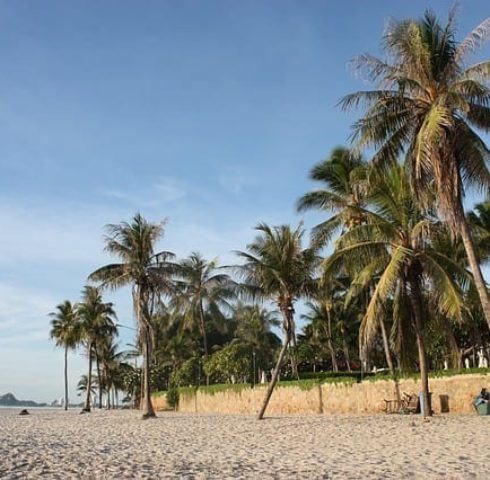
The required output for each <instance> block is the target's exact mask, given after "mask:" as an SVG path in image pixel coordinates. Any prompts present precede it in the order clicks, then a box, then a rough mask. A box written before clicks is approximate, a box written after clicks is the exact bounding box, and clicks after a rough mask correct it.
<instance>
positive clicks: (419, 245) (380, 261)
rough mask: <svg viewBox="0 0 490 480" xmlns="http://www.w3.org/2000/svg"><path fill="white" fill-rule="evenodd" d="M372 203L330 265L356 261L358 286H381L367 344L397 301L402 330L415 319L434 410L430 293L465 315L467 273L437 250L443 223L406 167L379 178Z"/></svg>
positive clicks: (370, 311) (370, 312)
mask: <svg viewBox="0 0 490 480" xmlns="http://www.w3.org/2000/svg"><path fill="white" fill-rule="evenodd" d="M371 202H372V206H373V208H372V211H366V215H367V221H366V223H364V224H362V225H360V226H358V227H356V228H354V229H352V230H350V231H349V232H346V233H345V234H344V235H343V236H342V237H340V239H339V240H338V242H337V248H336V251H335V252H334V253H333V254H332V255H331V256H330V257H329V258H328V259H327V260H326V261H325V265H324V266H325V269H326V271H327V272H328V273H331V272H329V271H331V270H335V268H343V264H345V263H348V264H350V265H351V268H352V269H356V270H357V272H358V273H357V275H356V277H355V278H354V279H353V282H352V287H351V288H352V289H353V290H358V289H359V288H361V289H362V288H364V287H366V286H367V285H371V284H372V285H374V286H375V287H374V292H373V294H372V296H371V299H370V302H369V305H368V307H367V310H366V313H365V315H364V318H363V321H362V325H361V335H362V338H363V339H364V341H365V342H366V343H369V342H370V341H371V340H372V338H373V336H374V334H375V332H376V330H377V328H378V325H379V323H378V317H379V316H380V315H383V314H384V312H383V310H384V309H385V307H386V305H387V304H388V303H389V302H391V301H393V319H394V323H395V325H396V326H397V327H398V328H399V330H400V331H401V330H402V329H403V328H404V327H403V326H402V325H401V324H403V323H406V321H407V320H409V321H411V327H412V331H413V332H414V334H415V337H416V340H417V347H418V353H419V366H420V374H421V383H422V393H423V402H424V406H425V408H424V412H425V414H430V411H429V404H428V392H429V388H428V363H427V352H426V346H425V319H426V317H427V315H428V302H427V301H426V295H425V294H424V292H430V296H431V302H432V304H433V305H434V306H435V308H437V311H438V313H439V314H441V315H443V316H447V317H450V318H454V319H457V320H458V319H461V318H462V316H463V314H464V311H465V307H464V300H463V297H462V291H461V285H460V282H459V280H460V279H463V278H464V276H465V272H464V269H462V268H461V267H460V266H459V265H458V264H457V263H455V262H454V261H453V260H452V259H451V258H450V257H448V256H447V255H446V254H445V253H444V252H441V251H438V250H436V249H435V248H434V246H433V244H434V242H433V241H432V240H433V237H434V236H435V235H436V234H437V232H438V229H440V228H442V227H441V226H439V225H438V224H437V222H436V221H435V219H434V217H431V216H430V215H428V214H423V213H422V212H421V210H420V209H419V208H418V207H417V205H416V203H415V200H414V198H413V196H412V194H411V191H410V184H409V179H408V177H407V175H406V174H405V171H404V167H403V166H399V165H397V166H394V167H392V168H391V170H389V171H386V172H385V173H384V175H380V176H379V178H378V179H377V182H376V184H375V185H374V186H373V190H372V196H371ZM463 284H464V283H463ZM407 312H408V315H407Z"/></svg>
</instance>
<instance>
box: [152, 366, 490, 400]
mask: <svg viewBox="0 0 490 480" xmlns="http://www.w3.org/2000/svg"><path fill="white" fill-rule="evenodd" d="M468 374H481V375H490V368H469V369H463V370H436V371H432V372H429V378H443V377H455V376H458V375H468ZM360 377H361V375H360V372H320V373H316V374H312V373H302V374H301V379H300V380H281V381H280V382H278V383H277V384H276V387H277V388H288V387H296V388H300V389H301V390H312V389H313V388H315V387H317V386H318V385H325V384H330V385H331V384H333V385H353V384H354V383H357V382H358V381H359V380H360ZM398 379H399V380H405V379H413V380H420V373H418V372H414V373H406V374H401V375H400V376H399V377H398ZM380 380H393V377H392V376H391V375H390V374H389V373H386V372H383V373H377V374H373V373H367V374H364V375H363V381H368V382H377V381H380ZM265 386H267V384H265V385H262V384H257V385H256V388H263V387H265ZM248 388H251V387H250V384H249V383H217V384H214V385H201V386H200V387H180V388H179V395H181V396H184V397H192V396H194V395H195V394H196V392H197V391H198V390H199V391H200V392H202V393H204V394H206V395H215V394H217V393H221V392H237V393H238V392H241V391H243V390H246V389H248ZM166 394H167V391H166V390H162V391H159V392H155V393H153V395H154V396H161V395H166Z"/></svg>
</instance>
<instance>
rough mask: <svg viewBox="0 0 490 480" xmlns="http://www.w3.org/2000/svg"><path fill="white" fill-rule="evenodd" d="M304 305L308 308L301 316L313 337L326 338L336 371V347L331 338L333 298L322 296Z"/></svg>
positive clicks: (337, 368)
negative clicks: (307, 324)
mask: <svg viewBox="0 0 490 480" xmlns="http://www.w3.org/2000/svg"><path fill="white" fill-rule="evenodd" d="M306 307H307V308H308V311H307V313H305V314H303V315H302V318H303V319H304V320H306V321H307V322H309V324H310V326H311V334H312V336H313V337H316V338H319V337H323V338H324V339H326V342H327V347H328V352H329V353H330V360H331V362H332V370H333V371H334V372H338V371H339V367H338V365H337V357H336V348H334V345H333V340H332V336H333V328H332V313H333V309H334V302H333V298H332V297H323V296H322V298H321V300H317V301H315V302H307V303H306Z"/></svg>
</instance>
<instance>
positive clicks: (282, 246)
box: [237, 224, 318, 420]
mask: <svg viewBox="0 0 490 480" xmlns="http://www.w3.org/2000/svg"><path fill="white" fill-rule="evenodd" d="M256 230H258V232H259V234H258V235H257V237H256V238H255V240H254V242H252V243H250V244H249V245H247V252H237V254H238V255H239V256H240V258H242V259H243V260H244V264H243V265H241V266H240V267H239V268H238V272H239V273H240V274H241V275H242V277H243V279H244V285H245V287H246V289H247V290H248V292H249V294H250V295H252V296H254V297H262V298H265V299H268V300H272V301H273V302H274V303H275V304H276V305H277V307H278V308H279V311H280V312H281V314H282V317H283V322H282V323H283V325H282V326H283V330H284V342H283V346H282V348H281V351H280V353H279V358H278V360H277V363H276V366H275V369H274V372H273V374H272V379H271V382H270V384H269V388H268V390H267V394H266V397H265V399H264V404H263V405H262V408H261V410H260V412H259V415H258V419H259V420H260V419H262V418H263V416H264V413H265V410H266V408H267V405H268V403H269V400H270V397H271V395H272V391H273V390H274V386H275V384H276V382H277V377H278V375H279V371H280V369H281V366H282V362H283V359H284V355H285V353H286V351H287V349H288V347H289V344H290V343H291V342H294V341H295V326H294V304H295V302H296V301H297V300H298V299H299V298H301V297H304V296H305V295H308V294H310V293H311V292H312V291H313V290H314V289H315V287H316V282H315V281H314V278H313V275H314V271H315V267H316V265H317V262H318V257H317V255H316V250H315V249H314V248H306V249H303V247H302V237H303V233H304V231H303V229H302V227H301V226H300V227H298V228H297V229H296V230H293V229H291V227H289V226H288V225H282V226H279V227H270V226H268V225H266V224H260V225H259V226H258V227H257V228H256Z"/></svg>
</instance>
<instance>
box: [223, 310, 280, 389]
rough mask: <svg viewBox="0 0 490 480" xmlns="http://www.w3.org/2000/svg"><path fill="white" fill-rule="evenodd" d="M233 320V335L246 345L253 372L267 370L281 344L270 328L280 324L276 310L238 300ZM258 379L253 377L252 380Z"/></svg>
mask: <svg viewBox="0 0 490 480" xmlns="http://www.w3.org/2000/svg"><path fill="white" fill-rule="evenodd" d="M233 320H234V322H235V323H236V330H235V337H236V338H237V339H239V340H240V342H242V343H244V344H245V345H247V346H248V350H249V358H253V360H254V362H255V366H256V370H255V371H254V372H253V374H254V375H257V374H259V373H260V371H261V370H262V371H266V370H269V369H270V368H271V367H272V366H273V361H274V358H275V354H276V351H277V350H278V348H279V347H280V346H281V340H280V339H279V337H278V336H277V335H276V334H275V333H273V332H272V330H271V328H272V327H279V326H280V321H279V320H278V318H277V312H276V311H269V310H266V309H265V308H261V307H259V306H258V305H245V304H243V303H241V302H240V303H238V304H237V305H236V306H235V308H234V311H233ZM258 380H259V379H258V378H257V377H255V378H254V382H257V381H258Z"/></svg>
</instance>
